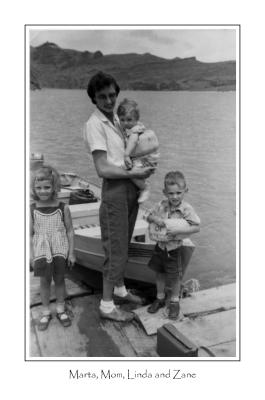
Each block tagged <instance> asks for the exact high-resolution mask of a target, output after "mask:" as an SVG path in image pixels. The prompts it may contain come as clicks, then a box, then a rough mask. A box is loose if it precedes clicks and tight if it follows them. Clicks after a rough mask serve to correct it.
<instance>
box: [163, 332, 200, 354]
mask: <svg viewBox="0 0 265 400" xmlns="http://www.w3.org/2000/svg"><path fill="white" fill-rule="evenodd" d="M157 353H158V355H159V356H160V357H198V347H197V346H196V345H195V344H194V343H193V342H191V341H190V340H189V339H188V338H187V337H186V336H184V335H183V334H182V333H181V332H180V331H179V330H178V329H177V328H175V326H174V325H172V324H165V325H163V326H162V327H161V328H159V329H158V330H157Z"/></svg>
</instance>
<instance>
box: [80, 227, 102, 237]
mask: <svg viewBox="0 0 265 400" xmlns="http://www.w3.org/2000/svg"><path fill="white" fill-rule="evenodd" d="M74 231H75V235H79V236H86V237H99V238H100V237H101V231H100V226H89V227H87V228H82V227H78V228H77V229H75V230H74Z"/></svg>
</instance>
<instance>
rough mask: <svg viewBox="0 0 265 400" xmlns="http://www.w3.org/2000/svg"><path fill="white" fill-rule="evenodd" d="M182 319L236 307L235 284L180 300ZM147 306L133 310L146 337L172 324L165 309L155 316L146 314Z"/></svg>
mask: <svg viewBox="0 0 265 400" xmlns="http://www.w3.org/2000/svg"><path fill="white" fill-rule="evenodd" d="M180 304H181V311H182V314H181V315H182V318H183V314H184V316H192V315H196V314H200V313H209V312H212V311H213V310H229V309H232V308H235V306H236V287H235V284H234V283H232V284H229V285H224V286H219V287H217V288H211V289H206V290H200V291H199V292H195V293H192V295H191V297H187V298H184V299H181V303H180ZM147 308H148V306H144V307H141V308H138V309H137V310H135V311H134V312H135V314H136V315H137V317H138V318H139V320H140V322H141V323H142V325H143V326H144V329H145V331H146V333H147V334H148V335H154V334H156V332H157V329H158V328H160V327H161V326H162V325H164V324H166V323H168V322H170V323H171V322H172V321H171V320H169V319H168V318H167V312H166V309H165V308H162V309H160V310H159V311H158V312H157V313H156V314H149V313H148V312H147Z"/></svg>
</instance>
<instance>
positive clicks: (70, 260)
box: [64, 204, 76, 267]
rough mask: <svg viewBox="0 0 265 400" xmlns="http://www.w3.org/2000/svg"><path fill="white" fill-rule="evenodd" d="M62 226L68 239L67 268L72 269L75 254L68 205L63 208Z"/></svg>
mask: <svg viewBox="0 0 265 400" xmlns="http://www.w3.org/2000/svg"><path fill="white" fill-rule="evenodd" d="M64 224H65V228H66V233H67V237H68V243H69V253H68V265H69V267H73V266H74V263H75V261H76V258H75V253H74V228H73V223H72V217H71V213H70V209H69V207H68V205H66V204H65V206H64Z"/></svg>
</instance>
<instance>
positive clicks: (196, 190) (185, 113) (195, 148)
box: [30, 89, 236, 287]
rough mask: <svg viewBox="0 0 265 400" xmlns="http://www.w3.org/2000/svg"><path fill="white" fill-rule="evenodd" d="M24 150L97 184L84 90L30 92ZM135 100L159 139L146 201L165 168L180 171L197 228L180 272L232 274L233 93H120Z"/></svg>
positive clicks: (209, 279)
mask: <svg viewBox="0 0 265 400" xmlns="http://www.w3.org/2000/svg"><path fill="white" fill-rule="evenodd" d="M30 96H31V98H30V151H31V152H42V153H44V155H45V160H46V162H49V163H51V164H53V165H55V166H57V168H58V169H59V170H60V171H67V172H69V171H72V172H76V173H77V174H79V175H81V176H83V177H87V178H88V179H89V180H90V181H92V182H95V183H100V180H99V179H98V177H97V175H96V172H95V169H94V165H93V162H92V158H91V156H90V155H89V157H88V156H87V154H86V149H85V147H84V143H83V139H82V128H83V124H84V122H85V121H86V120H87V119H88V117H89V115H90V114H91V112H92V111H93V106H92V104H91V103H90V100H89V98H88V97H87V94H86V92H85V90H57V89H43V90H41V91H34V92H31V93H30ZM123 97H130V98H133V99H135V100H136V101H137V102H138V103H139V107H140V111H141V121H142V122H143V123H144V124H145V125H146V127H149V128H152V129H154V131H155V132H156V133H157V135H158V138H159V141H160V154H161V160H160V165H159V168H158V170H157V172H156V173H155V175H153V176H152V177H151V184H152V195H151V198H150V201H149V202H148V203H147V204H146V205H147V206H150V205H151V204H153V203H154V202H156V201H158V200H159V199H160V198H161V196H162V192H161V189H162V185H163V177H164V175H165V173H166V172H168V171H170V170H174V169H179V170H181V171H182V172H183V173H184V174H185V176H186V179H187V182H188V186H189V192H188V194H187V201H188V202H190V203H191V204H192V205H193V206H194V207H195V209H196V211H197V213H198V214H199V216H200V217H201V220H202V225H201V232H200V233H199V234H197V235H194V237H193V241H194V243H195V244H196V247H197V248H196V251H195V252H194V256H193V259H192V261H191V264H190V267H189V270H188V271H187V275H186V278H187V279H188V278H190V277H194V278H199V280H200V282H201V285H202V287H209V286H214V285H219V284H223V283H229V282H231V281H234V280H235V265H236V229H235V225H236V216H235V210H236V189H235V188H236V162H235V160H236V118H235V115H236V108H235V92H223V93H222V92H126V91H124V92H121V93H120V96H119V101H120V100H121V99H122V98H123Z"/></svg>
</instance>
